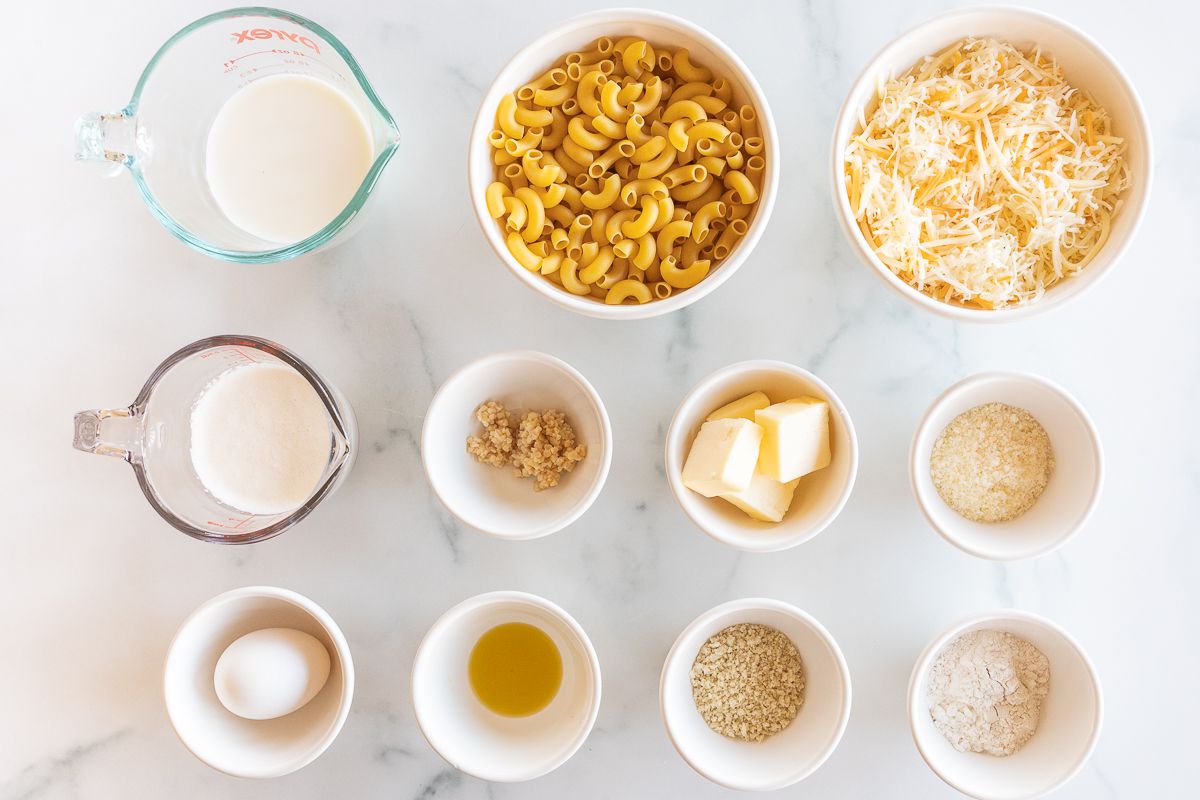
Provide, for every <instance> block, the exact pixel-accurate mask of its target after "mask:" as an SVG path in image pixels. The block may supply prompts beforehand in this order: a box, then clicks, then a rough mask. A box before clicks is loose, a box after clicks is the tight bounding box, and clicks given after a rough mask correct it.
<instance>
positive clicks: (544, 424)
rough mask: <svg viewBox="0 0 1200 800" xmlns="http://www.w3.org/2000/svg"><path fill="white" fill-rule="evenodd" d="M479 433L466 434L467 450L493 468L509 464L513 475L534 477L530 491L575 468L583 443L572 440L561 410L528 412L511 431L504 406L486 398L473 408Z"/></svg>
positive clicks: (572, 433) (583, 451)
mask: <svg viewBox="0 0 1200 800" xmlns="http://www.w3.org/2000/svg"><path fill="white" fill-rule="evenodd" d="M475 418H476V419H478V420H479V423H480V424H481V425H483V435H482V436H470V437H467V452H468V453H470V454H471V455H473V456H474V457H475V460H476V461H479V462H480V463H483V464H491V465H492V466H493V467H504V466H508V465H512V467H513V474H514V475H518V476H520V477H524V478H533V479H534V486H533V488H534V490H535V491H539V492H540V491H541V490H542V489H549V488H551V487H553V486H557V485H558V481H559V478H560V476H561V475H562V473H564V472H570V471H571V470H573V469H575V465H576V464H577V463H579V462H580V461H582V460H583V458H584V456H586V455H587V445H585V444H578V443H576V441H575V429H574V428H572V427H571V425H570V423H568V422H567V417H566V415H565V414H563V412H561V411H554V410H548V411H528V412H526V413H525V414H524V415H522V417H521V420H520V422H519V424H518V425H517V426H516V428H515V430H514V427H513V424H512V420H511V418H510V415H509V412H508V409H506V408H505V407H504V406H503V405H501V404H500V403H497V402H496V401H495V400H488V401H487V402H486V403H483V404H482V405H480V406H479V408H477V409H476V410H475Z"/></svg>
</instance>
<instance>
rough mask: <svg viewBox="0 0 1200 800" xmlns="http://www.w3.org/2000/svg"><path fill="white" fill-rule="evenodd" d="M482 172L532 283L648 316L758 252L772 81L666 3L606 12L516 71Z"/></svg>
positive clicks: (492, 207)
mask: <svg viewBox="0 0 1200 800" xmlns="http://www.w3.org/2000/svg"><path fill="white" fill-rule="evenodd" d="M467 173H468V182H469V186H470V193H471V203H472V207H473V208H474V210H475V213H476V216H477V217H478V218H479V222H480V225H481V226H482V228H483V232H484V235H485V236H486V238H487V240H488V242H489V243H490V244H491V245H492V247H493V249H495V251H496V254H497V255H498V256H499V257H500V260H501V261H502V262H503V263H504V264H505V265H506V266H507V267H508V269H509V271H510V272H512V274H513V275H514V276H516V278H517V279H518V280H520V281H521V282H522V283H524V284H525V285H526V286H528V287H530V288H531V289H533V290H534V291H536V292H538V293H540V294H542V295H543V296H545V297H547V298H549V299H550V300H552V301H553V302H554V303H556V304H557V305H559V306H563V307H565V308H568V309H570V310H572V311H575V312H577V313H580V314H584V315H587V316H592V317H600V318H608V319H642V318H645V317H652V316H657V315H659V314H665V313H668V312H670V311H674V310H676V309H679V308H683V307H684V306H686V305H689V304H691V303H693V302H695V301H696V300H699V299H700V298H701V297H704V296H705V295H707V294H708V293H709V292H712V291H713V290H714V289H716V288H717V287H718V286H720V285H721V284H722V283H724V282H725V281H726V280H728V279H729V278H730V277H731V276H732V275H733V273H734V272H735V271H736V270H737V269H738V267H740V266H741V265H742V263H743V262H745V260H746V259H747V257H748V256H749V255H750V252H751V250H753V249H754V246H755V244H756V243H757V242H758V239H759V237H760V236H761V234H762V231H763V229H764V228H765V226H766V223H767V220H768V218H769V217H770V215H771V210H772V207H773V206H774V203H775V193H776V187H777V186H778V183H779V161H778V135H777V134H776V131H775V123H774V120H773V118H772V117H771V113H770V110H769V108H768V106H767V102H766V99H765V97H764V96H763V93H762V90H761V89H760V88H759V86H758V83H757V82H756V81H755V80H754V77H753V76H752V75H751V74H750V73H749V71H748V70H747V69H746V66H745V65H744V64H743V63H742V61H741V59H739V58H738V57H737V55H735V54H734V53H733V51H732V50H730V49H729V48H728V47H726V46H725V45H724V44H723V43H722V42H721V41H720V40H718V39H717V38H716V37H714V36H713V35H712V34H710V33H708V32H707V31H705V30H703V29H702V28H699V27H697V26H695V25H693V24H691V23H689V22H686V21H685V20H682V19H679V18H677V17H673V16H671V15H669V14H663V13H660V12H656V11H645V10H639V9H623V10H620V11H598V12H594V13H591V14H586V15H584V16H581V17H576V18H575V19H573V20H570V21H569V22H567V23H565V24H563V25H561V26H559V27H557V28H555V29H553V30H551V31H549V32H547V33H545V34H543V35H542V36H541V37H539V38H538V39H537V40H535V41H534V42H533V43H531V44H529V45H528V46H526V47H525V48H524V49H523V50H521V51H520V52H519V53H517V55H516V56H514V57H513V59H512V60H511V61H509V63H508V64H507V65H505V67H504V68H503V69H502V70H501V71H500V74H499V76H498V77H497V78H496V81H495V83H493V84H492V87H491V89H489V90H488V92H487V94H486V95H485V96H484V98H483V102H482V104H481V105H480V109H479V113H478V115H477V116H476V119H475V125H474V128H473V130H472V133H471V143H470V147H469V155H468V167H467Z"/></svg>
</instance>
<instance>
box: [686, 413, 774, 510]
mask: <svg viewBox="0 0 1200 800" xmlns="http://www.w3.org/2000/svg"><path fill="white" fill-rule="evenodd" d="M762 440H763V429H762V428H760V427H759V426H758V425H756V424H755V423H753V422H751V421H750V420H748V419H742V418H729V419H717V420H711V421H709V422H705V423H704V424H703V425H701V426H700V432H699V433H698V434H696V438H695V440H694V441H693V442H692V449H691V450H690V451H689V452H688V457H687V461H686V462H684V465H683V475H682V478H683V485H684V486H686V487H687V488H689V489H691V490H692V491H693V492H698V493H699V494H702V495H704V496H705V497H716V496H717V495H722V494H728V493H730V492H742V491H745V490H746V489H748V488H750V480H751V479H752V478H753V477H754V467H755V465H756V464H757V463H758V459H759V450H760V448H761V445H762Z"/></svg>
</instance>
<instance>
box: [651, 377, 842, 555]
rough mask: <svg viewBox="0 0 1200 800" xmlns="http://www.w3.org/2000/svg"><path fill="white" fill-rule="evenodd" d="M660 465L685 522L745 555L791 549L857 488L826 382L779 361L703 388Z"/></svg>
mask: <svg viewBox="0 0 1200 800" xmlns="http://www.w3.org/2000/svg"><path fill="white" fill-rule="evenodd" d="M663 463H664V466H665V468H666V472H667V481H668V483H669V484H670V486H671V492H672V494H673V495H674V496H675V500H676V501H677V502H678V503H679V507H680V508H681V509H682V510H683V512H684V514H686V515H687V517H688V518H689V519H690V520H691V521H692V522H693V523H694V524H695V525H696V527H698V528H700V530H702V531H704V532H705V533H706V534H708V535H709V536H711V537H712V538H713V539H716V540H717V541H719V542H723V543H725V544H728V545H731V546H733V547H736V548H738V549H741V550H747V551H750V552H771V551H777V550H785V549H787V548H789V547H795V546H796V545H799V544H802V543H804V542H807V541H809V540H810V539H812V538H813V537H815V536H816V535H817V534H818V533H820V532H821V531H823V530H824V529H825V528H826V527H828V525H829V524H830V523H831V522H833V520H834V519H835V518H836V517H837V515H838V514H839V513H841V510H842V508H844V507H845V505H846V501H847V500H848V499H849V497H850V492H851V490H852V489H853V488H854V479H855V476H856V475H857V472H858V438H857V436H856V435H855V432H854V423H853V422H852V421H851V419H850V412H849V411H847V409H846V406H845V405H844V404H843V403H842V401H841V400H840V399H839V398H838V396H837V395H836V394H835V393H834V391H833V389H831V388H830V387H829V386H828V385H827V384H826V383H825V382H824V381H822V380H821V379H820V378H818V377H817V376H815V375H813V374H812V373H811V372H809V371H808V370H805V369H801V368H800V367H797V366H794V365H792V364H788V363H785V362H782V361H743V362H739V363H736V364H731V365H729V366H727V367H724V368H722V369H720V370H718V371H716V372H714V373H713V374H711V375H709V376H708V377H706V378H704V380H702V381H700V383H699V384H697V385H696V386H695V388H693V389H692V390H691V391H690V392H689V393H688V394H687V396H686V397H685V398H684V399H683V402H682V403H681V404H680V405H679V408H678V409H677V410H676V412H675V416H674V417H673V418H672V420H671V426H670V428H669V429H668V431H667V437H666V445H665V452H664V455H663Z"/></svg>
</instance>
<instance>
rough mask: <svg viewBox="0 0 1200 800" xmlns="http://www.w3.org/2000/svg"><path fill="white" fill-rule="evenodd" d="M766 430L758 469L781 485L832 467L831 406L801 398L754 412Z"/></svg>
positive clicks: (760, 424)
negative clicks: (830, 456) (830, 454)
mask: <svg viewBox="0 0 1200 800" xmlns="http://www.w3.org/2000/svg"><path fill="white" fill-rule="evenodd" d="M754 421H755V422H756V423H758V425H759V426H760V427H761V428H762V430H763V439H762V448H761V452H760V453H759V456H758V470H759V472H761V473H762V474H764V475H766V476H767V477H768V478H771V479H773V480H777V481H779V482H780V483H787V482H789V481H794V480H796V479H797V478H801V477H804V476H805V475H807V474H808V473H810V472H815V471H817V470H819V469H823V468H825V467H827V466H829V405H828V404H827V403H826V402H825V401H824V400H818V399H817V398H815V397H798V398H796V399H795V400H788V401H786V402H783V403H776V404H775V405H772V406H767V407H766V408H761V409H758V410H757V411H755V412H754Z"/></svg>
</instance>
